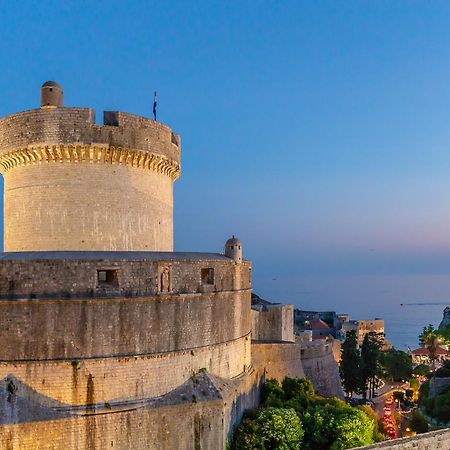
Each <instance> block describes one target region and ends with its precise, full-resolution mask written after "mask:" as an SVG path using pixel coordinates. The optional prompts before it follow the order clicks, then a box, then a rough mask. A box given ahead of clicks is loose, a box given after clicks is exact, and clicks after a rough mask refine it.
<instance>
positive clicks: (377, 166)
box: [0, 0, 450, 314]
mask: <svg viewBox="0 0 450 450" xmlns="http://www.w3.org/2000/svg"><path fill="white" fill-rule="evenodd" d="M0 18H1V27H0V40H1V43H2V45H1V49H0V55H1V60H2V63H3V64H2V70H1V71H0V82H1V83H2V85H3V89H2V92H1V96H0V99H1V101H0V115H1V116H3V115H6V114H10V113H13V112H15V111H19V110H24V109H29V108H34V107H36V106H38V102H39V87H40V85H41V83H42V82H43V81H45V80H47V79H55V80H56V81H58V82H59V83H60V84H61V85H62V86H63V88H64V91H65V103H66V105H71V106H90V107H94V108H95V109H96V110H97V116H98V117H99V118H100V117H101V112H102V111H103V110H106V109H114V110H124V111H129V112H133V113H136V114H141V115H147V116H150V115H151V107H152V92H153V90H154V89H157V91H158V100H159V118H160V120H161V121H163V122H165V123H167V124H168V125H170V126H172V127H173V128H174V129H175V130H176V131H178V132H179V133H180V134H181V135H182V142H183V153H182V158H183V160H182V161H183V175H182V179H181V180H179V181H178V182H177V183H176V188H175V245H176V249H177V250H199V251H202V250H207V251H219V250H221V247H222V245H223V242H224V241H225V239H226V238H227V237H228V236H229V235H230V234H232V233H234V234H236V235H238V236H239V237H241V239H242V240H243V242H244V245H245V256H246V257H248V258H250V259H252V261H253V266H254V277H255V278H254V287H255V291H256V292H260V293H262V294H263V295H265V296H267V297H269V298H272V299H273V300H285V301H286V300H287V301H291V302H294V303H296V304H298V305H303V306H305V307H314V306H315V307H318V308H320V307H323V308H326V307H332V306H333V305H337V304H339V305H346V306H347V309H352V308H354V311H356V313H358V312H359V313H361V314H362V313H364V311H366V310H361V311H360V308H361V303H363V304H364V305H366V304H367V302H368V300H367V299H372V300H371V302H377V301H379V302H381V303H383V302H391V301H397V300H399V301H401V300H404V299H408V300H412V301H415V300H423V299H424V297H427V298H429V299H430V301H436V300H440V301H447V300H448V298H449V291H448V288H450V286H448V282H447V277H446V274H448V273H449V272H450V205H449V200H450V176H449V175H450V145H449V144H450V126H449V124H450V82H449V80H450V26H449V24H450V3H449V2H448V1H433V2H428V1H425V0H424V1H403V0H402V1H395V0H390V1H376V0H373V1H366V2H361V1H335V0H330V1H318V0H314V1H292V2H291V1H272V2H268V1H267V2H263V1H230V2H228V1H227V2H224V1H192V2H188V1H170V2H164V1H136V0H134V1H131V2H123V1H114V0H109V1H95V2H89V1H77V2H57V1H45V0H44V1H40V2H32V1H22V2H4V4H3V5H2V10H1V12H0ZM392 277H394V278H395V277H399V278H398V279H399V280H400V281H399V282H398V283H397V284H395V283H393V282H392ZM405 277H406V279H407V280H409V281H408V282H406V283H404V282H403V281H401V280H404V279H405ZM427 277H428V278H427ZM430 277H431V278H430ZM433 277H434V278H433ZM436 277H437V278H438V279H439V280H440V281H439V283H438V285H436V284H433V283H431V284H430V283H429V280H430V279H434V280H436ZM274 278H276V280H274ZM355 279H356V280H357V281H355ZM333 280H334V281H333ZM352 280H353V281H352ZM364 280H366V281H364ZM369 280H372V281H369ZM374 280H378V281H376V282H375V281H374ZM383 280H384V281H383ZM424 280H428V281H427V282H425V281H424ZM352 283H353V284H352ZM436 283H437V281H436ZM343 285H345V286H346V287H345V288H343ZM387 285H389V289H388V291H389V292H390V293H391V294H386V292H385V291H386V289H384V286H387ZM352 286H354V287H355V286H357V288H356V287H355V288H354V289H353V288H352ZM430 286H435V287H436V291H433V290H431V291H430ZM305 289H306V291H308V292H314V293H315V294H314V296H313V297H314V300H311V298H310V297H308V295H306V294H302V292H305ZM382 292H384V294H383V293H382ZM431 297H432V298H431ZM358 308H359V309H358ZM336 309H340V308H339V307H336ZM369 313H371V310H370V309H369V308H368V307H367V314H369Z"/></svg>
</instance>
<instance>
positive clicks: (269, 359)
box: [252, 341, 305, 381]
mask: <svg viewBox="0 0 450 450" xmlns="http://www.w3.org/2000/svg"><path fill="white" fill-rule="evenodd" d="M252 363H253V365H254V367H255V369H256V370H257V371H259V372H260V373H264V376H265V378H266V379H269V378H276V379H277V380H279V381H282V380H283V379H284V377H290V378H297V377H298V378H302V377H304V376H305V372H304V370H303V365H302V361H301V359H300V345H298V344H294V343H292V344H290V343H268V342H257V341H252Z"/></svg>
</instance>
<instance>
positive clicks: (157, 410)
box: [0, 371, 260, 450]
mask: <svg viewBox="0 0 450 450" xmlns="http://www.w3.org/2000/svg"><path fill="white" fill-rule="evenodd" d="M205 375H206V374H205ZM206 376H207V377H208V378H209V379H210V380H212V381H213V386H214V387H213V389H209V388H208V387H206V386H205V385H204V383H202V382H201V381H200V387H199V388H194V389H193V390H192V386H191V387H190V388H188V391H189V389H190V390H191V391H190V392H191V394H192V393H193V392H194V391H197V390H198V389H200V390H201V391H203V389H206V392H205V394H206V397H205V398H204V399H203V394H202V392H197V394H199V395H197V396H196V400H195V401H193V400H191V397H192V395H188V394H187V393H188V391H185V392H186V394H187V397H189V399H184V400H183V399H182V398H181V396H180V392H183V390H182V391H180V392H178V391H176V393H175V392H174V393H171V394H168V396H165V397H162V398H161V399H160V400H158V401H157V402H156V403H154V404H153V405H152V406H151V405H147V406H142V407H139V408H136V409H133V408H130V409H122V410H120V409H112V410H111V411H105V412H102V413H99V414H90V415H86V416H81V415H80V416H72V417H67V418H62V419H58V420H46V421H34V422H28V423H20V424H14V425H3V426H1V427H0V430H1V432H0V448H2V449H3V448H5V449H7V450H34V449H36V448H39V449H41V450H44V449H52V450H57V449H64V450H81V449H84V450H94V449H95V450H102V449H105V450H106V449H110V448H114V449H119V450H128V449H133V450H141V449H142V450H144V449H145V450H173V449H183V450H198V449H202V450H220V449H225V448H226V443H227V441H228V439H229V437H230V436H231V433H232V430H233V429H234V427H235V426H236V425H237V424H238V423H239V422H240V420H241V418H242V414H243V412H244V410H245V409H248V408H253V407H255V406H256V404H257V402H258V400H259V388H258V386H259V384H260V379H259V376H258V375H257V373H256V372H255V371H250V372H246V373H245V374H243V375H242V376H240V377H238V378H236V379H234V380H223V379H219V378H216V377H214V376H210V375H206ZM196 378H197V380H198V379H199V377H198V376H197V377H196ZM191 385H192V383H191ZM217 393H218V395H217ZM174 394H175V397H174ZM208 397H209V398H208ZM174 398H176V401H175V402H174ZM180 430H182V433H180Z"/></svg>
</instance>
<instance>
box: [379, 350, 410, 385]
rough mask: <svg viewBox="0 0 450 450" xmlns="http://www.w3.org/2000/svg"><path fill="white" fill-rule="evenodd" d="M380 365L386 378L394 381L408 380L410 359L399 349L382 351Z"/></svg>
mask: <svg viewBox="0 0 450 450" xmlns="http://www.w3.org/2000/svg"><path fill="white" fill-rule="evenodd" d="M381 366H382V367H383V369H384V371H385V375H386V378H389V379H391V380H394V381H401V380H408V379H410V378H411V376H412V359H411V356H409V355H408V354H407V353H405V352H402V351H401V350H391V351H389V352H384V353H383V354H382V357H381Z"/></svg>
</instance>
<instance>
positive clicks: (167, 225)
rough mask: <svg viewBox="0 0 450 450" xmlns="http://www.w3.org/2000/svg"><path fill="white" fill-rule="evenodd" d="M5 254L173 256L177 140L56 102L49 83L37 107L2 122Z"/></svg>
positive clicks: (56, 91)
mask: <svg viewBox="0 0 450 450" xmlns="http://www.w3.org/2000/svg"><path fill="white" fill-rule="evenodd" d="M0 171H1V172H2V174H3V176H4V180H5V206H4V216H5V238H4V242H5V251H7V252H14V251H56V250H91V251H102V250H103V251H172V250H173V183H174V181H175V180H176V179H177V178H178V177H179V175H180V137H179V136H178V135H176V134H174V133H173V132H172V130H171V129H170V128H169V127H167V126H165V125H163V124H161V123H159V122H155V121H153V120H149V119H146V118H143V117H138V116H134V115H132V114H128V113H123V112H112V111H107V112H105V113H104V124H103V125H97V124H96V123H95V113H94V111H93V110H92V109H89V108H66V107H64V106H63V90H62V89H61V87H60V86H59V85H58V84H57V83H55V82H53V81H48V82H46V83H44V84H43V86H42V88H41V108H40V109H34V110H30V111H25V112H20V113H17V114H12V115H10V116H7V117H4V118H2V119H0Z"/></svg>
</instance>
